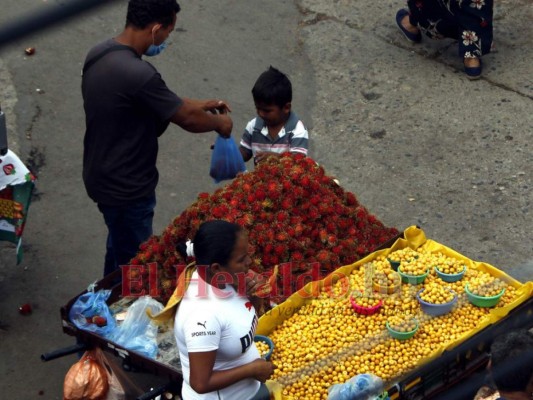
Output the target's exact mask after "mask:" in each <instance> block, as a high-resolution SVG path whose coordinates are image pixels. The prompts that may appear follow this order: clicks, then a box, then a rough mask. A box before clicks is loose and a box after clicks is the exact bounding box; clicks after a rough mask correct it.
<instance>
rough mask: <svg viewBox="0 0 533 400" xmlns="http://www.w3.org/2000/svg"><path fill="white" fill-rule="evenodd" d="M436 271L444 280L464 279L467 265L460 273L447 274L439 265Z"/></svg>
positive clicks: (455, 280)
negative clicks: (440, 269)
mask: <svg viewBox="0 0 533 400" xmlns="http://www.w3.org/2000/svg"><path fill="white" fill-rule="evenodd" d="M435 272H436V273H437V276H438V277H439V278H440V279H442V280H443V281H444V282H450V283H452V282H457V281H460V280H461V279H463V276H464V275H465V272H466V266H464V267H463V270H462V271H461V272H459V273H458V274H445V273H444V272H440V271H439V269H438V268H437V267H435Z"/></svg>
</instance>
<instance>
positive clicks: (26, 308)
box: [19, 303, 32, 315]
mask: <svg viewBox="0 0 533 400" xmlns="http://www.w3.org/2000/svg"><path fill="white" fill-rule="evenodd" d="M31 311H32V310H31V304H30V303H26V304H23V305H21V306H20V307H19V313H21V314H22V315H30V314H31Z"/></svg>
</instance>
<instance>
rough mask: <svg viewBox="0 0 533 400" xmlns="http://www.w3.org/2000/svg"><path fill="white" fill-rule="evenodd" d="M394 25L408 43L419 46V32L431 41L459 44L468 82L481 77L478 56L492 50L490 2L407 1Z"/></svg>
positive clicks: (467, 0)
mask: <svg viewBox="0 0 533 400" xmlns="http://www.w3.org/2000/svg"><path fill="white" fill-rule="evenodd" d="M407 5H408V7H409V12H408V11H407V10H404V9H402V10H399V11H398V13H397V14H396V23H397V24H398V27H399V28H400V30H401V31H402V33H403V34H404V36H405V37H406V38H407V40H409V41H411V42H414V43H420V41H421V40H422V32H423V33H425V34H426V35H427V36H429V37H430V38H432V39H441V38H443V37H447V38H451V39H455V40H458V41H459V56H460V57H461V58H462V59H463V63H464V70H465V73H466V75H467V77H468V78H469V79H478V78H479V77H480V76H481V69H482V64H481V56H482V55H484V54H487V53H489V52H490V49H491V46H492V14H493V0H407Z"/></svg>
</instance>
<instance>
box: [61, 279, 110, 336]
mask: <svg viewBox="0 0 533 400" xmlns="http://www.w3.org/2000/svg"><path fill="white" fill-rule="evenodd" d="M110 295H111V290H103V289H102V290H99V291H98V292H96V293H95V292H93V291H89V292H87V293H84V294H82V295H81V296H80V297H78V298H77V299H76V301H75V302H74V304H73V305H72V307H71V308H70V311H69V313H68V316H69V318H70V320H71V321H72V323H73V324H74V325H76V327H77V328H79V329H83V330H86V331H89V332H94V333H96V334H98V335H100V336H103V337H108V336H109V335H111V333H113V331H114V330H115V328H116V327H117V323H116V321H115V318H114V317H113V314H111V311H110V310H109V307H108V306H107V303H106V301H107V299H108V298H109V296H110ZM102 318H103V319H102ZM104 321H105V325H102V322H104Z"/></svg>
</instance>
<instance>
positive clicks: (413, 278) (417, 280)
mask: <svg viewBox="0 0 533 400" xmlns="http://www.w3.org/2000/svg"><path fill="white" fill-rule="evenodd" d="M398 273H399V274H400V276H401V277H402V282H404V283H410V284H411V285H420V284H421V283H422V282H424V281H425V280H426V277H427V276H428V274H429V269H428V270H427V271H426V273H425V274H422V275H407V274H404V273H403V272H402V271H400V269H399V268H398Z"/></svg>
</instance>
